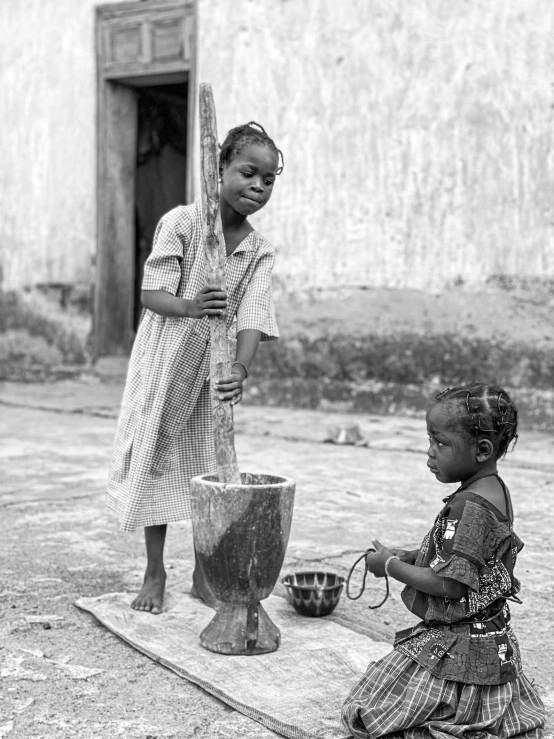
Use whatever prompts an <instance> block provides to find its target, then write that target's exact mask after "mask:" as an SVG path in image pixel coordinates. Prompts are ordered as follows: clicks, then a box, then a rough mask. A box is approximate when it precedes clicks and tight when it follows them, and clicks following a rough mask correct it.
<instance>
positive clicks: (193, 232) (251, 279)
mask: <svg viewBox="0 0 554 739" xmlns="http://www.w3.org/2000/svg"><path fill="white" fill-rule="evenodd" d="M274 261H275V255H274V251H273V247H272V246H271V244H270V243H269V242H268V241H267V240H266V239H265V238H264V237H263V236H261V235H260V234H258V233H257V232H256V231H253V232H252V233H250V234H249V235H248V236H247V237H246V238H245V239H244V240H243V241H242V242H241V243H240V244H239V245H238V246H237V248H236V249H235V251H234V252H233V253H232V254H231V255H230V256H228V257H227V261H226V276H227V321H228V327H230V326H231V324H232V323H233V321H234V319H235V317H236V330H237V332H238V331H242V330H245V329H257V330H258V331H261V333H262V337H261V340H262V341H269V340H271V339H275V338H277V337H278V335H279V333H278V330H277V325H276V321H275V308H274V305H273V297H272V291H271V273H272V268H273V264H274ZM205 284H206V262H205V254H204V243H203V237H202V211H201V206H200V204H198V203H195V204H193V205H188V206H180V207H178V208H175V209H174V210H172V211H170V212H169V213H167V214H166V215H165V216H164V217H163V218H162V219H161V221H160V223H159V224H158V227H157V229H156V233H155V236H154V245H153V249H152V253H151V255H150V257H149V258H148V260H147V262H146V264H145V267H144V279H143V283H142V288H143V290H165V291H166V292H169V293H171V294H172V295H176V296H177V297H180V298H187V299H192V298H194V297H195V296H196V294H197V293H198V291H199V290H201V289H202V287H204V286H205ZM209 342H210V329H209V323H208V318H207V317H204V318H202V319H200V320H195V319H192V318H164V317H163V316H160V315H158V314H156V313H153V312H152V311H150V310H145V311H144V315H143V317H142V321H141V323H140V326H139V330H138V332H137V336H136V339H135V343H134V346H133V351H132V354H131V359H130V362H129V370H128V375H127V382H126V385H125V392H124V395H123V401H122V406H121V412H120V415H119V421H118V425H117V432H116V437H115V443H114V450H113V455H112V463H111V466H110V472H109V480H108V494H107V502H108V505H109V507H110V508H111V509H112V510H114V511H115V512H116V513H117V514H118V516H119V520H120V528H121V529H122V530H123V531H133V530H134V529H136V528H137V527H141V526H155V525H159V524H165V523H170V522H171V521H179V520H182V519H185V518H190V515H191V512H190V491H189V481H190V479H191V477H194V476H195V475H201V474H208V473H210V472H214V471H215V456H214V448H213V433H212V410H211V400H210V388H209V382H208V381H207V378H208V371H209V364H210V344H209Z"/></svg>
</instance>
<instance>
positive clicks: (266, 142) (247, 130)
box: [219, 121, 285, 174]
mask: <svg viewBox="0 0 554 739" xmlns="http://www.w3.org/2000/svg"><path fill="white" fill-rule="evenodd" d="M254 126H256V128H254ZM249 144H258V145H259V146H267V147H268V148H269V149H271V150H272V151H273V152H275V154H277V159H279V158H280V160H281V165H280V167H279V168H278V169H277V172H276V174H281V172H282V171H283V168H284V166H285V160H284V157H283V152H282V151H281V149H278V148H277V147H276V146H275V143H274V141H273V139H271V138H270V137H269V136H268V135H267V133H266V132H265V128H264V127H263V126H260V124H259V123H256V121H250V123H245V124H244V125H242V126H236V128H232V129H231V130H230V131H229V133H228V134H227V136H226V137H225V141H224V142H223V144H222V145H221V151H220V152H219V163H220V165H221V166H225V165H226V164H229V162H231V161H232V160H233V159H234V158H235V157H236V156H237V154H239V153H240V152H241V151H242V149H244V147H245V146H248V145H249Z"/></svg>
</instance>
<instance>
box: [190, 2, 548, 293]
mask: <svg viewBox="0 0 554 739" xmlns="http://www.w3.org/2000/svg"><path fill="white" fill-rule="evenodd" d="M198 29H199V39H198V60H199V68H198V81H199V82H211V84H212V85H213V89H214V96H215V103H216V109H217V113H218V128H219V135H220V140H222V139H223V137H224V135H225V132H226V131H227V130H228V129H229V128H230V127H232V126H235V125H237V124H239V123H243V122H247V121H249V120H256V121H259V122H260V123H262V124H263V125H264V127H265V128H266V129H267V131H268V133H269V134H270V135H271V136H272V137H273V138H274V139H275V141H276V143H277V145H278V146H279V147H280V148H281V149H282V150H283V152H284V155H285V169H284V173H283V175H282V176H281V177H280V178H279V179H278V182H277V185H276V188H275V192H274V195H273V198H272V200H271V201H270V203H269V204H268V206H266V209H265V210H264V211H262V212H261V213H260V214H259V216H257V222H256V225H257V227H258V228H259V229H260V230H261V231H262V232H264V233H265V235H266V236H268V238H270V239H271V240H272V241H273V242H274V243H275V244H276V245H277V247H278V249H279V256H278V262H277V276H278V278H280V280H281V283H282V284H283V285H286V286H287V287H289V288H295V289H298V288H302V287H303V286H307V287H312V286H316V285H317V286H322V287H334V286H344V285H371V286H387V287H413V288H422V289H431V290H435V289H441V288H444V287H445V286H447V285H448V284H452V283H453V284H461V283H462V282H464V283H466V284H467V283H475V282H477V283H478V282H482V281H484V280H486V278H487V277H488V276H491V275H498V274H508V275H531V276H541V277H544V276H550V277H552V276H554V178H553V169H554V167H553V164H554V144H553V99H554V96H553V92H552V69H553V68H554V55H553V51H552V50H553V49H554V46H553V44H552V38H553V37H554V10H553V8H552V3H551V0H511V1H510V2H505V0H472V1H471V2H464V3H452V2H438V1H437V0H422V1H421V2H418V3H405V2H402V1H401V0H341V2H336V0H294V1H293V0H233V2H232V3H231V2H228V1H227V0H199V23H198Z"/></svg>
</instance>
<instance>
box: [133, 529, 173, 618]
mask: <svg viewBox="0 0 554 739" xmlns="http://www.w3.org/2000/svg"><path fill="white" fill-rule="evenodd" d="M166 532H167V524H162V525H161V526H145V528H144V539H145V542H146V572H145V573H144V582H143V584H142V588H141V591H140V593H139V594H138V595H137V597H136V598H135V599H134V601H133V602H132V603H131V608H134V609H135V610H137V611H150V613H154V614H158V613H161V612H162V604H163V599H164V590H165V568H164V544H165V535H166Z"/></svg>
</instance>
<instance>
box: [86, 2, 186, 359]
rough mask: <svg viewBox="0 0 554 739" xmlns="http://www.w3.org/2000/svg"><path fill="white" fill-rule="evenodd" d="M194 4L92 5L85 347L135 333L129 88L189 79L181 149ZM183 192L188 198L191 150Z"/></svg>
mask: <svg viewBox="0 0 554 739" xmlns="http://www.w3.org/2000/svg"><path fill="white" fill-rule="evenodd" d="M195 11H196V8H195V3H194V2H192V1H191V0H140V1H138V2H136V1H135V2H125V3H117V4H113V5H100V6H98V7H97V8H96V29H95V30H96V67H97V110H96V115H97V147H96V151H97V154H96V157H97V168H96V208H97V231H96V259H95V279H94V283H95V284H94V310H93V331H92V339H93V340H92V354H93V358H94V359H95V360H96V359H98V358H99V357H103V356H108V355H127V354H128V353H129V351H130V349H131V346H132V342H133V338H134V325H133V313H134V280H135V213H134V209H135V168H136V148H137V123H138V121H137V94H136V88H137V87H142V86H151V85H163V84H171V83H175V82H183V81H184V80H188V121H187V151H188V152H191V151H192V146H193V140H194V116H195V111H196V95H195V90H196V79H195V70H196V12H195ZM186 167H187V174H186V182H185V199H186V202H191V201H192V200H193V199H194V188H193V163H192V156H188V157H187V164H186Z"/></svg>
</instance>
